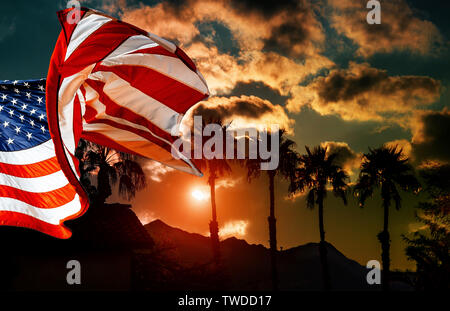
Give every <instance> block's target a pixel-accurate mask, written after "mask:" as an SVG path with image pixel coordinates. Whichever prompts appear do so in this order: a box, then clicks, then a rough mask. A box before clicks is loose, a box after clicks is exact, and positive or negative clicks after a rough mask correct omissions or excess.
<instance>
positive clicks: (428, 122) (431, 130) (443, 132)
mask: <svg viewBox="0 0 450 311" xmlns="http://www.w3.org/2000/svg"><path fill="white" fill-rule="evenodd" d="M411 126H412V133H413V137H412V148H413V149H412V152H413V155H414V157H415V158H416V159H417V160H418V161H427V160H428V161H438V162H444V163H449V162H450V144H448V140H449V136H450V110H449V109H447V108H444V109H443V110H442V111H422V112H417V113H416V116H415V118H414V119H413V121H412V125H411Z"/></svg>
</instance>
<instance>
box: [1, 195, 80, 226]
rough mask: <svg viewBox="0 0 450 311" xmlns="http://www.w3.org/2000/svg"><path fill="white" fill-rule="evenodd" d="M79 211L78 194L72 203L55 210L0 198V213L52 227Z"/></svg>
mask: <svg viewBox="0 0 450 311" xmlns="http://www.w3.org/2000/svg"><path fill="white" fill-rule="evenodd" d="M79 209H80V201H79V198H78V194H75V197H74V198H73V200H72V201H70V202H68V203H66V204H64V205H61V206H58V207H55V208H39V207H36V206H33V205H31V204H28V203H25V202H22V201H20V200H17V199H13V198H5V197H2V198H0V211H4V212H7V211H10V212H15V213H20V214H24V215H28V216H31V217H33V218H35V219H38V220H41V221H45V222H47V223H49V224H53V225H58V224H60V222H61V221H62V220H64V219H66V218H68V217H70V216H71V215H74V214H76V213H77V212H78V211H79Z"/></svg>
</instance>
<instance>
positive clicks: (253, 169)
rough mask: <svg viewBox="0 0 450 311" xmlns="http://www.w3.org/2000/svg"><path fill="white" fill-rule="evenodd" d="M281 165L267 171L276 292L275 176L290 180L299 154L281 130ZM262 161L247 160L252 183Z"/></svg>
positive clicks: (272, 267) (270, 233) (246, 163)
mask: <svg viewBox="0 0 450 311" xmlns="http://www.w3.org/2000/svg"><path fill="white" fill-rule="evenodd" d="M278 135H279V138H280V139H279V145H280V146H279V164H278V167H277V169H275V170H267V177H268V179H269V198H270V201H269V204H270V205H269V217H268V218H267V220H268V223H269V242H270V263H271V264H270V266H271V279H272V286H273V289H274V290H278V269H277V225H276V221H277V220H276V218H275V176H276V175H277V174H279V175H281V176H283V177H284V178H289V177H290V176H291V175H292V172H293V171H294V170H295V167H296V165H297V158H298V154H297V152H296V151H295V150H294V148H295V143H294V142H293V141H292V140H290V139H288V138H287V137H286V136H285V131H284V130H280V131H279V133H278ZM261 162H262V161H261V160H260V159H255V160H253V159H247V160H246V161H245V165H246V167H247V172H248V174H247V180H248V181H249V182H250V181H251V180H252V179H253V178H256V177H258V176H259V175H260V173H261V167H260V164H261Z"/></svg>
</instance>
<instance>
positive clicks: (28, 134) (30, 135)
mask: <svg viewBox="0 0 450 311" xmlns="http://www.w3.org/2000/svg"><path fill="white" fill-rule="evenodd" d="M26 136H27V138H28V140H30V139H31V138H33V135H32V134H31V133H28V132H27V135H26Z"/></svg>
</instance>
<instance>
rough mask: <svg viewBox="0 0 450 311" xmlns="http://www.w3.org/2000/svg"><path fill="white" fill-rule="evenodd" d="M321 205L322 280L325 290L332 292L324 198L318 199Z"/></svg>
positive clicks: (320, 245)
mask: <svg viewBox="0 0 450 311" xmlns="http://www.w3.org/2000/svg"><path fill="white" fill-rule="evenodd" d="M318 205H319V232H320V244H319V253H320V263H321V265H322V279H323V287H324V289H325V290H327V291H329V290H331V281H330V272H329V270H328V259H327V245H326V242H325V229H324V224H323V197H320V198H319V199H318Z"/></svg>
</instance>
